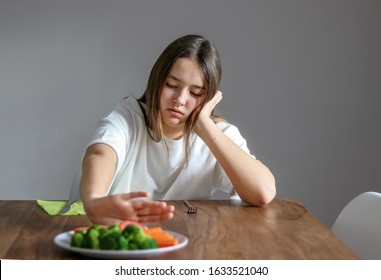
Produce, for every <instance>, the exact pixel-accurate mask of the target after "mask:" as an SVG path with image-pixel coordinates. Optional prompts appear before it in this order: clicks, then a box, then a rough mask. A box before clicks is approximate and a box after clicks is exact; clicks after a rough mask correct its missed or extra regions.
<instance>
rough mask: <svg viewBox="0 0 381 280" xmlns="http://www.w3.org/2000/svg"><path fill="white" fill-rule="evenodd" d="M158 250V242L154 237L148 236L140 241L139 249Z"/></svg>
mask: <svg viewBox="0 0 381 280" xmlns="http://www.w3.org/2000/svg"><path fill="white" fill-rule="evenodd" d="M155 248H158V245H157V242H156V240H155V239H153V238H152V237H150V236H148V235H146V237H145V238H144V239H143V240H141V241H140V243H139V249H155Z"/></svg>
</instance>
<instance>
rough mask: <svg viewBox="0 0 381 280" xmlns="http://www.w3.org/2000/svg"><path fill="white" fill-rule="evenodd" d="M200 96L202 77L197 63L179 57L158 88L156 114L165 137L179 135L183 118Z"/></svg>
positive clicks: (181, 131) (187, 114)
mask: <svg viewBox="0 0 381 280" xmlns="http://www.w3.org/2000/svg"><path fill="white" fill-rule="evenodd" d="M204 95H205V85H204V76H203V74H202V72H201V70H200V67H199V65H198V63H197V62H196V61H194V60H192V59H191V58H179V59H178V60H177V61H176V62H175V64H174V65H173V67H172V69H171V71H170V72H169V74H168V77H167V79H166V81H165V83H164V85H163V87H162V88H161V91H160V115H161V121H162V126H163V132H164V135H165V136H167V137H168V138H170V139H179V138H181V137H182V134H183V128H184V124H185V122H186V120H187V119H188V117H189V115H190V114H191V113H192V112H193V111H194V109H196V108H197V107H198V106H199V105H200V104H201V103H202V101H203V99H204V98H205V97H204Z"/></svg>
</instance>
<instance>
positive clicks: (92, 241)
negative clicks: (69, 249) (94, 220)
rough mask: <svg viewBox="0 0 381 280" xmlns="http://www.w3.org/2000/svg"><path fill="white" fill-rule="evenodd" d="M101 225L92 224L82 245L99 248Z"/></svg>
mask: <svg viewBox="0 0 381 280" xmlns="http://www.w3.org/2000/svg"><path fill="white" fill-rule="evenodd" d="M100 231H101V227H100V226H99V225H93V226H91V227H90V228H89V229H88V230H87V231H86V233H85V235H84V238H83V243H82V247H83V248H88V249H99V235H100Z"/></svg>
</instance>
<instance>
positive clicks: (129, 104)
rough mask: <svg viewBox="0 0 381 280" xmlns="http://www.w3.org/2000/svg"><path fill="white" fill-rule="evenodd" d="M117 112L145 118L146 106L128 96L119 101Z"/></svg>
mask: <svg viewBox="0 0 381 280" xmlns="http://www.w3.org/2000/svg"><path fill="white" fill-rule="evenodd" d="M117 110H119V111H122V112H123V113H124V114H128V115H138V116H141V117H144V113H143V110H145V104H141V103H140V102H139V101H138V100H137V99H136V97H134V96H127V97H125V98H123V99H122V100H121V101H119V104H118V107H117Z"/></svg>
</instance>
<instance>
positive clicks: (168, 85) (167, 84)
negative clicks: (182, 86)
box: [165, 83, 176, 88]
mask: <svg viewBox="0 0 381 280" xmlns="http://www.w3.org/2000/svg"><path fill="white" fill-rule="evenodd" d="M165 85H166V86H167V87H169V88H176V86H175V85H171V84H169V83H166V84H165Z"/></svg>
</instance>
